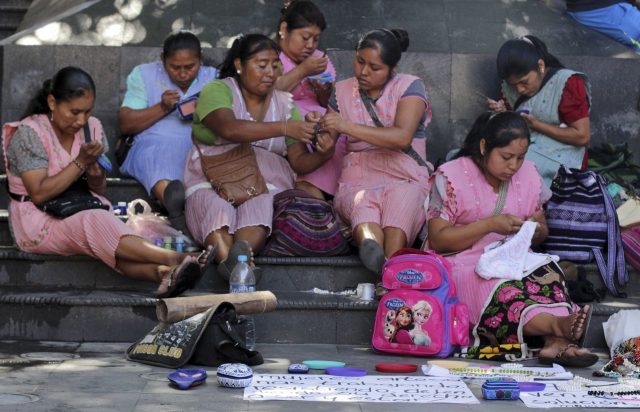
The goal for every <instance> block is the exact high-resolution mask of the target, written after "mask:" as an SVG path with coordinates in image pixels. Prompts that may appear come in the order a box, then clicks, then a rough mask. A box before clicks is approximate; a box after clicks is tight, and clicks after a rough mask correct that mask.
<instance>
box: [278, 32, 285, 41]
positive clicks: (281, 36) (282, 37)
mask: <svg viewBox="0 0 640 412" xmlns="http://www.w3.org/2000/svg"><path fill="white" fill-rule="evenodd" d="M278 34H279V35H280V38H281V39H284V33H283V32H281V31H279V32H278Z"/></svg>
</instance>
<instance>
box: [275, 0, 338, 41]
mask: <svg viewBox="0 0 640 412" xmlns="http://www.w3.org/2000/svg"><path fill="white" fill-rule="evenodd" d="M281 13H282V17H280V21H279V22H278V29H279V28H280V25H281V24H282V22H285V23H287V31H291V30H295V29H302V28H304V27H309V26H318V27H319V28H320V30H321V31H324V29H326V28H327V22H326V20H325V19H324V14H322V12H321V11H320V9H319V8H318V6H316V5H315V4H314V3H313V2H311V1H307V0H295V1H293V2H291V3H290V4H289V5H287V6H285V7H283V8H282V10H281ZM278 36H279V34H278Z"/></svg>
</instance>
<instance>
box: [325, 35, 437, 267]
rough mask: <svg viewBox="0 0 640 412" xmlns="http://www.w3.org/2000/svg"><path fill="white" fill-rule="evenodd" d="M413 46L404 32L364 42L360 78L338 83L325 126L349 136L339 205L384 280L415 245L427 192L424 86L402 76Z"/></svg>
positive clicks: (367, 261) (363, 254)
mask: <svg viewBox="0 0 640 412" xmlns="http://www.w3.org/2000/svg"><path fill="white" fill-rule="evenodd" d="M408 44H409V38H408V36H407V32H406V31H404V30H393V31H392V30H388V29H379V30H373V31H371V32H369V33H367V34H366V35H365V36H364V37H363V38H362V39H361V40H360V42H359V43H358V47H357V48H356V55H355V59H354V71H355V77H352V78H350V79H347V80H342V81H340V82H338V83H337V84H336V88H335V92H334V94H333V95H332V97H331V99H330V101H329V113H327V114H326V115H325V116H324V117H323V118H322V120H321V121H320V125H321V127H322V129H324V130H328V131H330V132H331V133H333V134H334V135H337V134H342V135H344V136H345V138H346V143H347V155H346V156H345V157H344V160H343V165H342V173H341V176H340V180H339V184H338V191H337V192H336V196H335V200H334V206H335V208H336V211H337V212H338V214H339V215H340V217H341V218H342V220H343V221H345V222H348V223H349V224H350V225H351V229H352V231H353V238H354V241H355V243H356V245H357V246H358V248H359V253H360V259H361V260H362V262H363V264H364V266H365V267H367V269H369V270H370V271H372V272H374V273H377V274H379V273H380V271H381V268H382V265H383V264H384V262H385V260H386V258H387V257H389V256H391V255H393V254H394V253H395V252H396V251H397V250H399V249H401V248H404V247H407V246H408V245H411V244H413V241H414V240H415V238H416V236H417V234H418V232H419V231H420V229H421V227H422V226H423V224H424V221H423V220H422V219H424V218H425V215H424V207H423V203H424V200H425V199H426V197H427V194H428V188H429V168H428V165H427V163H426V161H425V159H424V158H425V156H426V149H425V140H426V135H425V128H426V126H427V124H428V123H429V121H430V120H431V109H430V107H429V98H428V97H427V94H426V90H425V85H424V82H423V81H422V80H421V79H420V78H418V77H415V76H411V75H407V74H398V73H397V64H398V62H399V61H400V57H401V55H402V51H404V50H406V49H407V47H408Z"/></svg>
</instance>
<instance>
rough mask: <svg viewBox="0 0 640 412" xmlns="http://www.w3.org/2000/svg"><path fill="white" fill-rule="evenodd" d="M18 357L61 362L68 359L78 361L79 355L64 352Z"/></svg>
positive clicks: (31, 353) (33, 353)
mask: <svg viewBox="0 0 640 412" xmlns="http://www.w3.org/2000/svg"><path fill="white" fill-rule="evenodd" d="M20 357H21V358H25V359H30V360H35V361H44V362H63V361H66V360H69V359H78V358H79V357H80V355H77V354H75V353H65V352H27V353H22V354H20Z"/></svg>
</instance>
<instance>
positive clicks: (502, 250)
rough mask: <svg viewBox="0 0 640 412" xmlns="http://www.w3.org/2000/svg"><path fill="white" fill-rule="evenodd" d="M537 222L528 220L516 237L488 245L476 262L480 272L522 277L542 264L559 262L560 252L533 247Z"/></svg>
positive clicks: (477, 270) (483, 275)
mask: <svg viewBox="0 0 640 412" xmlns="http://www.w3.org/2000/svg"><path fill="white" fill-rule="evenodd" d="M537 225H538V224H537V223H536V222H532V221H526V222H524V224H523V225H522V227H521V228H520V230H519V231H518V233H516V234H515V235H513V236H512V237H509V238H506V239H504V240H502V241H500V242H493V243H491V244H489V245H487V246H486V247H485V249H484V253H483V254H482V256H480V259H479V260H478V263H477V264H476V273H477V274H478V275H479V276H480V277H482V278H484V279H494V278H500V279H510V280H521V279H522V278H523V277H525V276H527V275H528V274H530V273H532V272H533V271H534V270H536V269H537V268H539V267H540V266H542V265H545V264H548V263H550V262H551V261H555V262H557V261H558V260H559V258H558V256H555V255H547V254H544V253H534V252H531V251H530V250H529V248H530V247H531V239H533V235H534V233H535V231H536V227H537Z"/></svg>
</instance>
